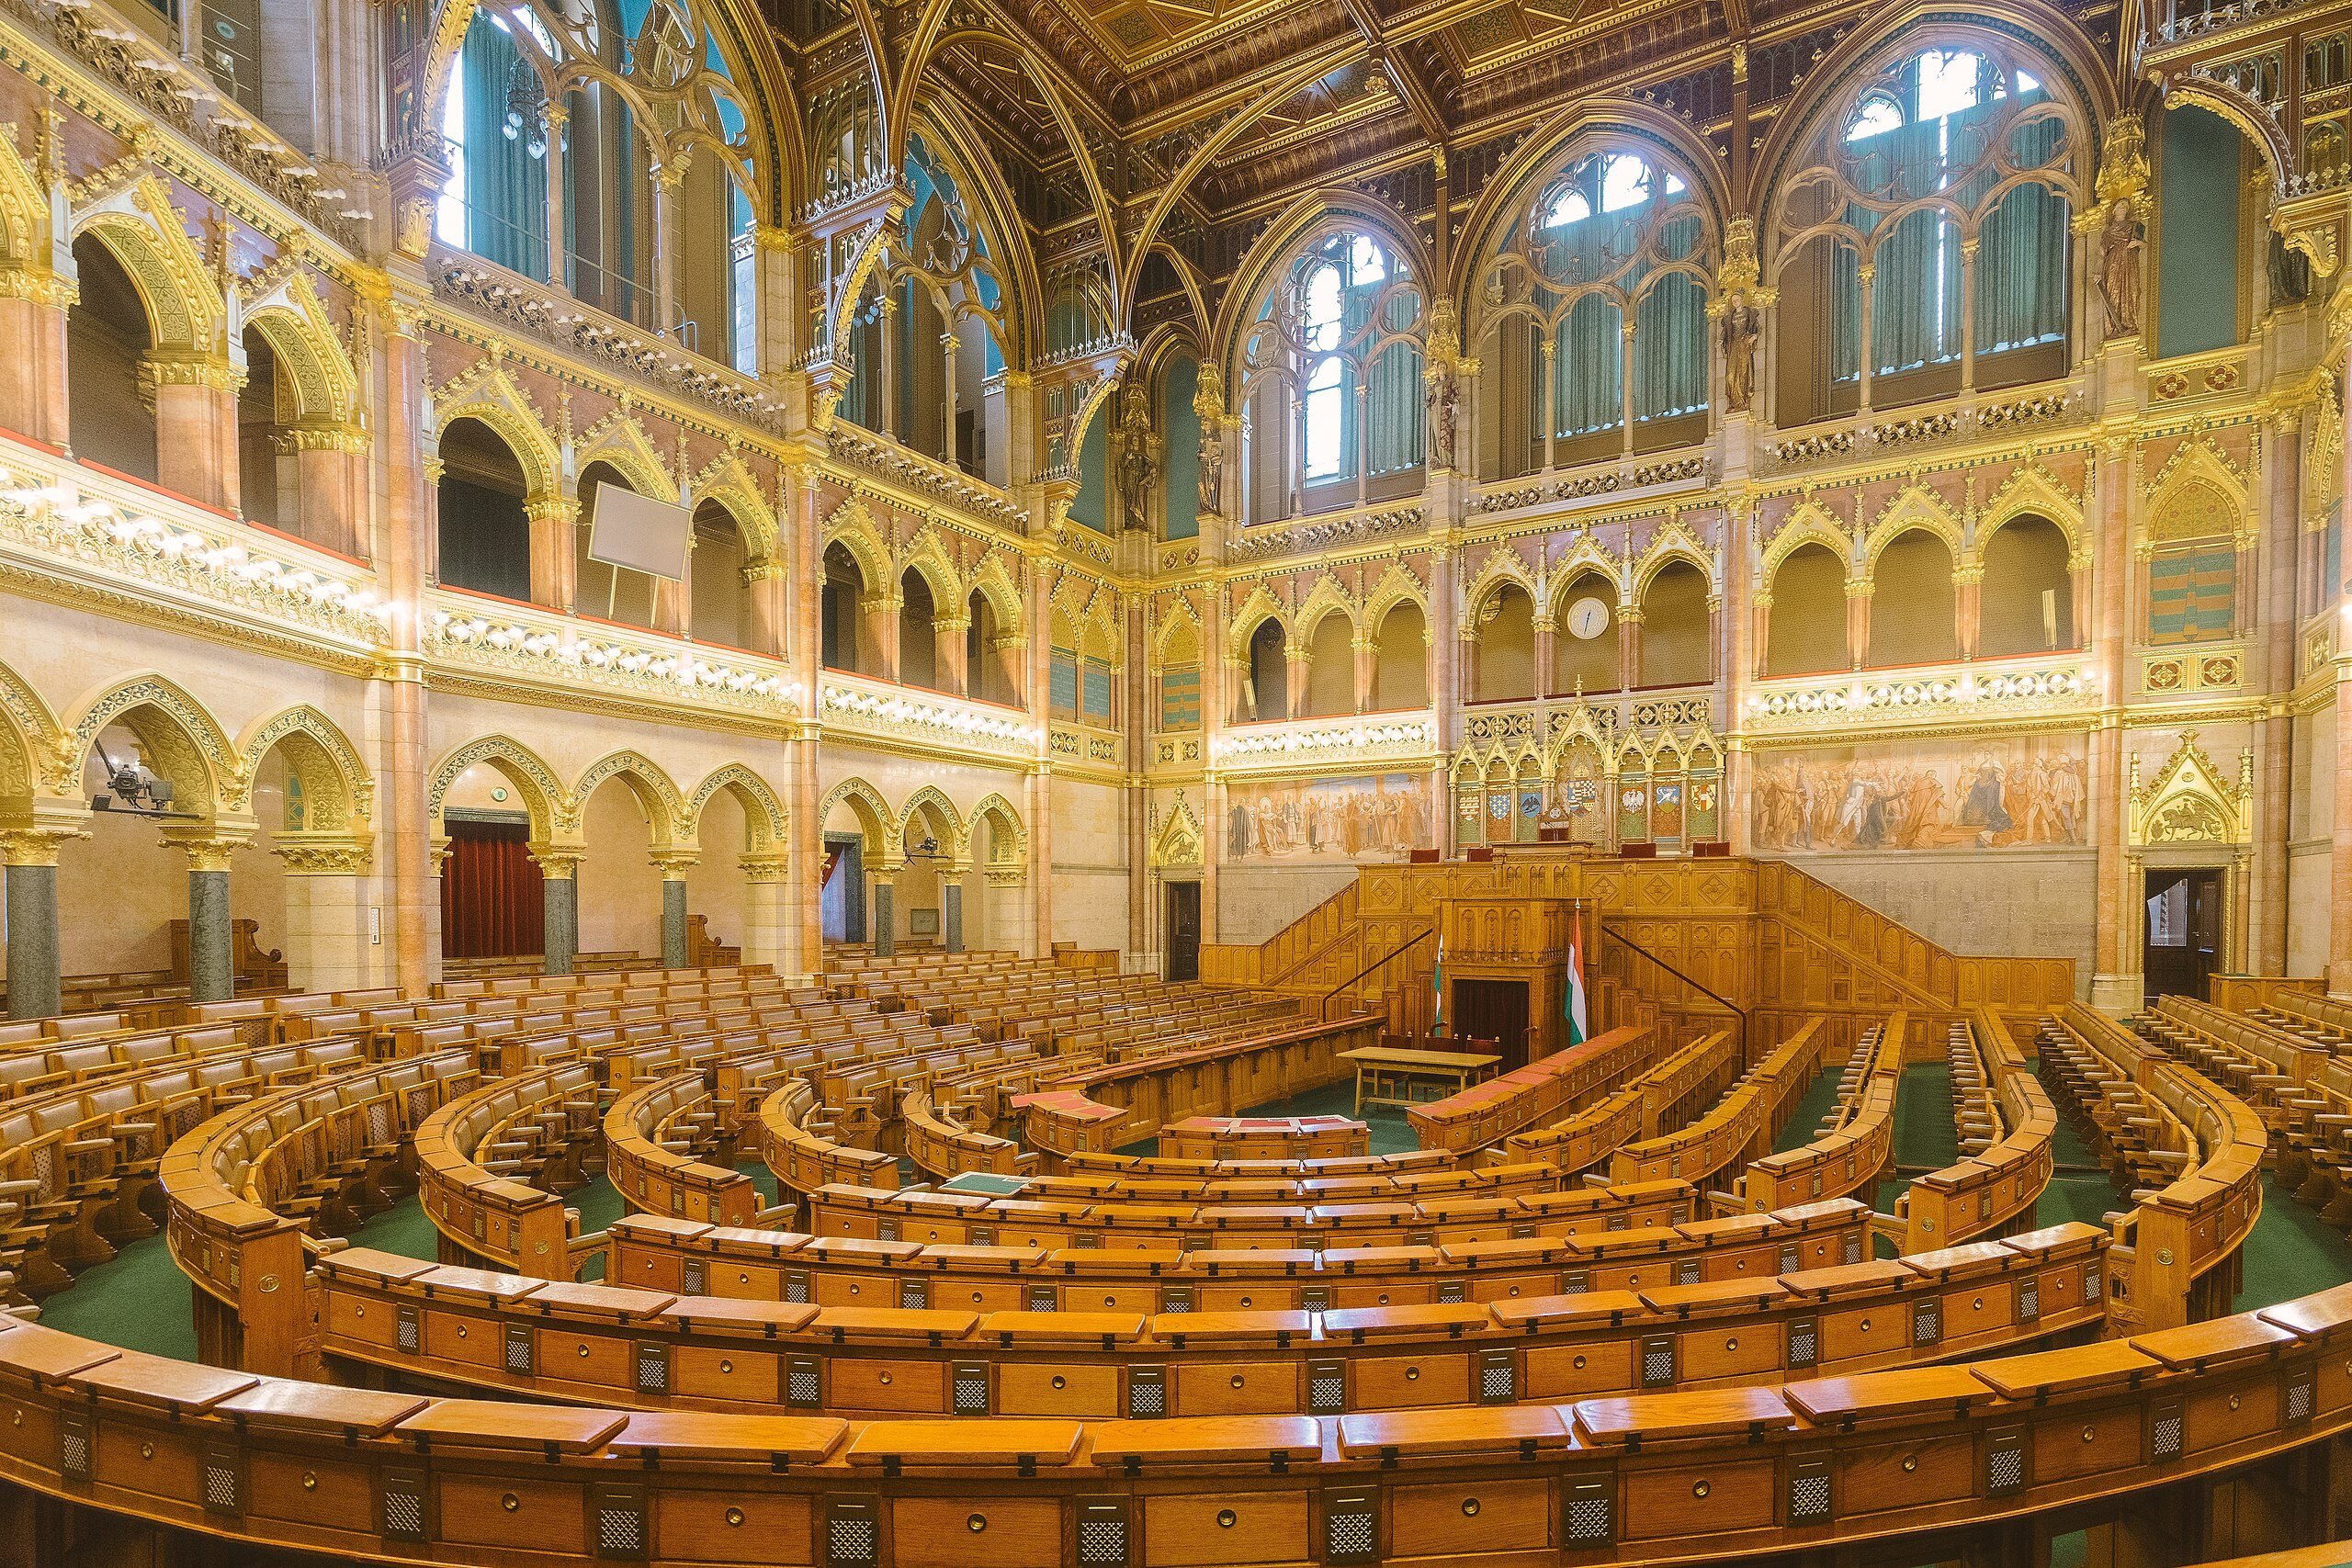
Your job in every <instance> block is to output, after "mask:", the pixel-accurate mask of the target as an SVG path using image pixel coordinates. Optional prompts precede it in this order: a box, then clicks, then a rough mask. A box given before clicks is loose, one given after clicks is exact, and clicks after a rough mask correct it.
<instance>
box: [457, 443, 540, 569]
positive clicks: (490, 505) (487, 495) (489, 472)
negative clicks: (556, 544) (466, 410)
mask: <svg viewBox="0 0 2352 1568" xmlns="http://www.w3.org/2000/svg"><path fill="white" fill-rule="evenodd" d="M440 459H441V479H440V482H439V484H438V485H437V486H436V489H435V496H436V502H435V511H436V513H438V521H439V530H440V531H439V540H440V557H439V559H440V568H439V577H440V581H442V582H443V583H445V584H447V586H449V587H451V588H470V589H473V590H474V591H476V592H482V593H496V594H499V595H501V596H503V597H504V598H508V599H520V600H528V599H529V598H530V597H531V519H530V513H529V512H528V511H527V510H526V505H525V502H526V499H527V496H528V481H526V479H525V478H524V476H523V465H522V463H521V462H520V461H519V460H517V459H516V457H515V453H514V450H513V448H511V447H509V446H507V445H506V443H505V442H504V441H503V440H501V439H499V436H498V434H497V433H496V432H495V431H493V430H492V429H491V428H490V426H488V425H486V424H484V423H481V421H480V420H477V419H458V420H452V421H451V422H450V423H448V424H447V426H446V427H444V428H443V430H442V432H441V440H440Z"/></svg>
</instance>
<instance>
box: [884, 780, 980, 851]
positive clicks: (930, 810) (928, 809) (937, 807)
mask: <svg viewBox="0 0 2352 1568" xmlns="http://www.w3.org/2000/svg"><path fill="white" fill-rule="evenodd" d="M924 817H928V818H930V819H931V820H932V821H933V822H934V823H936V824H938V826H939V829H940V832H941V838H942V840H943V841H942V842H941V844H940V846H939V847H940V848H941V849H942V850H944V851H945V852H946V854H947V858H948V859H949V860H950V861H952V862H955V863H959V864H960V863H962V861H963V859H964V854H965V850H966V847H967V839H968V829H967V828H966V827H965V825H964V818H963V815H962V813H960V812H958V811H957V810H956V803H955V802H954V801H952V800H950V799H948V798H947V796H946V795H945V794H944V792H943V791H942V790H941V789H940V788H939V786H938V785H936V784H925V785H923V786H922V788H921V789H918V790H917V791H915V792H914V794H912V795H909V796H907V804H906V807H905V808H904V809H903V810H901V811H900V812H899V852H900V853H902V854H903V853H905V852H908V851H909V850H910V848H911V845H910V843H909V842H908V840H910V839H912V838H913V836H914V833H915V829H916V822H917V819H918V818H924Z"/></svg>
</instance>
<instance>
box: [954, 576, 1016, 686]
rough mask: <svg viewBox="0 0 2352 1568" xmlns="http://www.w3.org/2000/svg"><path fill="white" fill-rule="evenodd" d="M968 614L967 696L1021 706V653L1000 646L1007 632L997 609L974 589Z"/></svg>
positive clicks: (967, 606) (966, 605) (985, 596)
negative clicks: (1019, 673) (1019, 671)
mask: <svg viewBox="0 0 2352 1568" xmlns="http://www.w3.org/2000/svg"><path fill="white" fill-rule="evenodd" d="M965 611H966V614H967V615H968V616H969V617H970V623H969V624H968V625H967V626H966V627H965V628H964V668H965V670H966V671H968V678H967V684H968V688H969V689H968V691H967V695H969V696H972V697H975V698H977V699H978V700H979V701H981V702H984V703H1002V704H1004V705H1007V706H1012V705H1018V704H1019V702H1020V700H1021V698H1020V678H1019V675H1018V674H1017V671H1018V670H1019V660H1020V652H1019V650H1018V649H1013V648H999V647H998V646H997V645H998V644H999V643H1000V642H1001V641H1003V640H1004V635H1005V633H1004V627H1003V626H1002V625H1001V623H1000V622H999V621H998V620H997V615H996V606H995V605H994V604H990V603H989V596H988V595H987V594H985V593H983V592H979V591H978V589H974V590H973V591H972V596H971V598H970V599H969V600H968V601H967V602H966V604H965Z"/></svg>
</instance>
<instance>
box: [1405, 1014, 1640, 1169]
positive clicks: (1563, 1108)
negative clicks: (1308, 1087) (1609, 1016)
mask: <svg viewBox="0 0 2352 1568" xmlns="http://www.w3.org/2000/svg"><path fill="white" fill-rule="evenodd" d="M1657 1048H1658V1041H1657V1035H1656V1033H1655V1032H1653V1031H1652V1030H1651V1029H1650V1028H1649V1027H1648V1026H1646V1025H1644V1026H1639V1027H1629V1028H1623V1029H1611V1030H1609V1031H1607V1032H1604V1033H1601V1034H1597V1035H1595V1036H1594V1037H1593V1038H1591V1039H1590V1040H1588V1041H1585V1042H1584V1043H1582V1044H1578V1045H1571V1046H1569V1047H1568V1048H1567V1049H1566V1050H1565V1051H1555V1052H1554V1053H1553V1054H1552V1055H1549V1056H1545V1057H1543V1058H1541V1059H1539V1060H1537V1061H1533V1062H1530V1063H1529V1064H1528V1065H1527V1066H1523V1067H1516V1068H1513V1069H1512V1070H1511V1071H1510V1072H1508V1073H1504V1074H1502V1075H1500V1076H1499V1077H1491V1078H1488V1079H1487V1080H1486V1081H1485V1082H1484V1083H1478V1084H1473V1085H1471V1086H1470V1087H1469V1088H1468V1089H1464V1090H1462V1091H1461V1092H1460V1093H1458V1094H1452V1095H1448V1096H1447V1097H1446V1098H1445V1099H1443V1100H1432V1101H1430V1103H1429V1104H1427V1105H1416V1106H1412V1107H1410V1108H1409V1109H1408V1110H1407V1111H1406V1112H1405V1117H1406V1120H1407V1121H1408V1122H1411V1123H1412V1126H1413V1133H1414V1136H1415V1138H1416V1139H1417V1140H1418V1141H1419V1144H1420V1146H1421V1147H1423V1148H1425V1149H1452V1150H1454V1151H1456V1152H1462V1151H1466V1150H1471V1149H1483V1148H1487V1147H1489V1146H1490V1145H1495V1144H1498V1143H1500V1142H1502V1141H1503V1140H1504V1139H1505V1138H1508V1137H1509V1136H1510V1134H1513V1133H1521V1132H1525V1131H1526V1130H1527V1129H1529V1128H1531V1127H1536V1126H1541V1125H1544V1124H1547V1123H1550V1122H1558V1121H1560V1120H1562V1119H1563V1118H1565V1117H1567V1116H1569V1115H1570V1114H1572V1113H1574V1112H1575V1111H1581V1110H1583V1109H1584V1108H1585V1107H1586V1106H1588V1105H1589V1104H1591V1103H1592V1102H1593V1101H1595V1100H1600V1099H1601V1098H1602V1097H1604V1096H1606V1095H1607V1094H1609V1093H1610V1092H1611V1090H1613V1089H1616V1088H1617V1087H1618V1085H1619V1084H1620V1083H1622V1082H1623V1080H1624V1079H1625V1078H1626V1077H1630V1076H1631V1075H1633V1074H1634V1073H1637V1072H1639V1071H1641V1070H1642V1069H1643V1068H1644V1067H1645V1066H1648V1065H1650V1062H1651V1059H1652V1057H1653V1056H1654V1055H1655V1054H1656V1052H1657Z"/></svg>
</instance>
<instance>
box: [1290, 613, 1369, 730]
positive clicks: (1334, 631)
mask: <svg viewBox="0 0 2352 1568" xmlns="http://www.w3.org/2000/svg"><path fill="white" fill-rule="evenodd" d="M1355 711H1356V648H1355V627H1354V626H1352V625H1351V624H1350V623H1349V620H1348V617H1347V616H1345V615H1341V614H1340V612H1339V611H1337V610H1332V611H1329V612H1328V613H1326V614H1325V615H1324V616H1323V618H1322V619H1321V620H1319V621H1317V622H1316V623H1315V631H1314V635H1313V636H1311V637H1308V638H1307V642H1306V693H1305V696H1304V700H1303V701H1302V702H1301V703H1300V704H1299V709H1298V716H1299V717H1301V718H1330V717H1334V716H1338V715H1340V714H1349V713H1353V712H1355Z"/></svg>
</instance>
